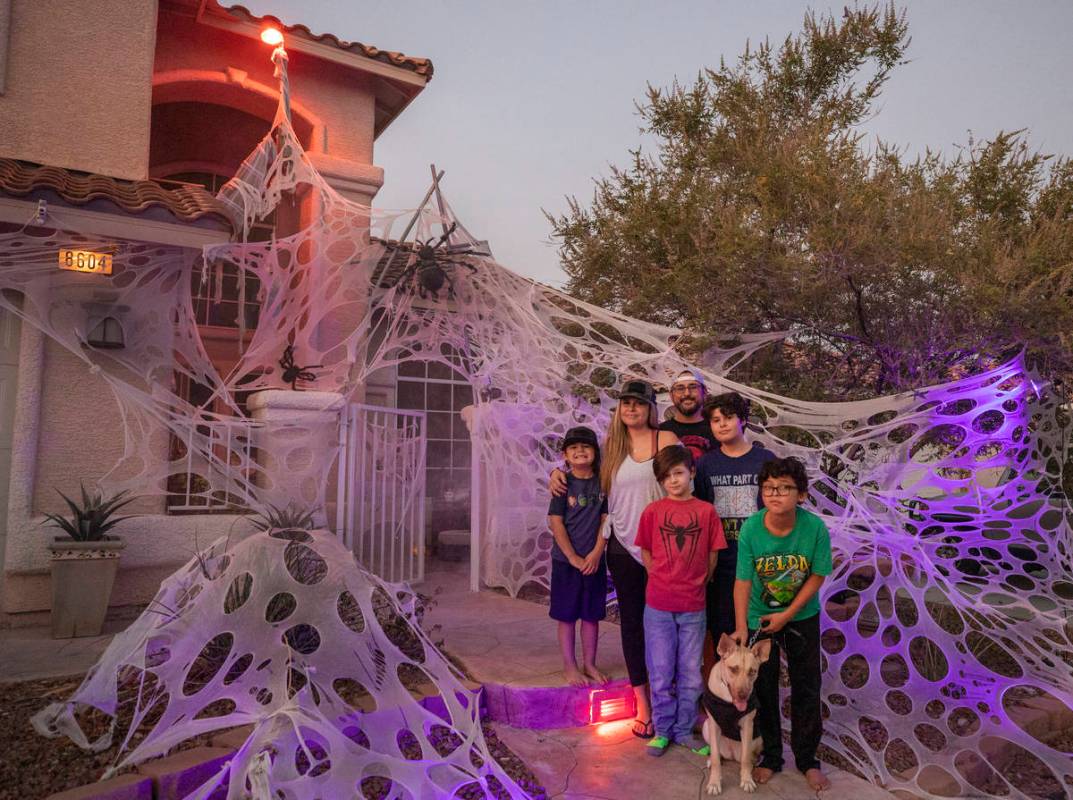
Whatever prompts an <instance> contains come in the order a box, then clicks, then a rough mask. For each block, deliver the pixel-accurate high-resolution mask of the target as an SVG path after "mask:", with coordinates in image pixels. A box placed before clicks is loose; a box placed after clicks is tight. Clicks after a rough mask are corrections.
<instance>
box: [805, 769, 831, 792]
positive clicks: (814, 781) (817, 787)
mask: <svg viewBox="0 0 1073 800" xmlns="http://www.w3.org/2000/svg"><path fill="white" fill-rule="evenodd" d="M805 780H806V781H808V786H809V788H810V789H812V791H814V792H822V791H823V790H824V789H830V788H831V782H830V781H829V780H827V776H826V775H824V774H823V773H822V772H820V770H819V768H818V767H813V768H812V769H808V770H805Z"/></svg>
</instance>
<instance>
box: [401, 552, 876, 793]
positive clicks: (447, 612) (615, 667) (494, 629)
mask: <svg viewBox="0 0 1073 800" xmlns="http://www.w3.org/2000/svg"><path fill="white" fill-rule="evenodd" d="M432 565H433V568H432V569H430V570H429V572H428V573H427V574H426V579H425V581H424V582H423V583H420V584H417V585H416V586H415V588H416V589H417V590H418V591H419V592H421V593H422V594H426V595H430V596H432V597H433V599H434V600H435V602H436V604H435V606H434V607H433V608H432V609H431V610H430V611H429V613H428V615H427V616H426V624H431V625H439V626H440V630H439V632H438V636H441V637H442V638H443V642H444V647H445V649H446V650H447V651H448V652H450V653H452V654H453V655H455V656H457V657H458V658H460V659H461V660H462V661H463V662H464V663H465V664H466V666H467V667H468V668H469V670H470V672H471V674H472V675H473V677H474V678H475V679H476V680H477V682H479V683H494V684H501V685H504V686H515V687H518V688H527V687H541V686H562V685H563V681H562V662H561V659H560V656H559V645H558V642H557V639H556V631H555V623H554V622H553V621H552V620H551V619H550V618H549V617H548V609H547V607H546V606H543V605H540V604H538V603H531V602H526V601H523V600H513V599H511V598H509V597H507V596H505V595H501V594H498V593H496V592H490V591H482V592H477V593H474V592H471V591H469V585H468V581H469V573H468V567H469V565H468V563H466V564H457V565H449V564H444V563H443V562H439V563H437V562H432ZM600 627H601V632H600V645H599V649H598V663H599V666H600V667H601V668H602V669H603V670H604V671H605V672H609V673H610V674H611V675H612V677H614V678H624V677H625V675H626V667H625V664H624V663H623V660H622V649H621V643H620V639H619V630H618V626H617V625H614V624H610V623H605V624H603V625H601V626H600ZM434 638H436V637H434ZM579 647H580V645H579ZM579 652H580V650H579ZM630 725H631V723H630V721H629V720H624V721H621V722H609V723H604V724H602V725H586V726H582V727H570V728H558V729H553V730H527V729H524V728H515V727H511V726H509V725H503V724H497V725H496V732H497V733H498V735H499V737H500V738H501V739H502V740H503V741H504V742H505V743H506V744H507V746H508V747H510V748H511V749H512V750H513V751H514V752H515V753H517V755H518V756H519V757H521V759H522V761H524V762H525V763H526V764H527V765H529V767H530V768H531V769H532V770H533V772H534V773H536V776H537V778H538V779H539V780H540V782H541V783H542V784H543V785H544V787H545V788H546V789H547V791H548V797H549V798H553V800H626V799H627V798H642V799H643V800H649V798H660V799H661V800H662V798H693V797H696V798H700V797H705V798H706V797H709V795H708V794H706V793H705V792H704V787H705V785H706V784H707V779H708V773H707V768H706V766H705V761H706V759H705V758H703V757H701V756H698V755H695V754H693V753H691V752H689V751H687V750H685V749H684V748H680V747H672V748H671V750H670V751H669V752H667V753H666V755H664V756H663V757H662V758H658V759H657V758H649V757H647V756H646V754H645V744H644V742H643V741H642V740H640V739H638V738H637V737H635V736H634V735H633V734H632V733H631V731H630ZM787 756H789V753H787ZM789 763H790V764H792V763H793V761H792V757H791V758H789ZM824 771H825V772H826V773H827V775H828V777H829V778H830V779H831V789H830V790H829V791H826V792H823V794H822V797H823V798H832V799H834V798H846V797H852V798H853V800H893V798H894V796H893V795H892V794H890V793H889V792H887V791H886V790H884V789H881V788H879V787H877V786H873V785H872V784H870V783H868V782H866V781H863V780H861V779H860V778H858V777H856V776H855V775H851V774H850V773H848V772H843V771H841V770H838V769H835V768H834V767H831V766H826V767H825V769H824ZM816 796H817V794H816V792H813V791H812V790H811V789H809V787H808V784H807V783H806V782H805V779H804V776H803V775H801V773H799V772H797V771H796V770H794V769H793V768H792V767H788V768H787V769H785V770H784V771H783V772H781V773H779V774H778V775H776V776H775V777H774V778H773V779H772V780H771V783H769V784H766V785H765V786H762V787H758V788H757V791H756V792H754V793H752V794H748V793H746V792H744V791H743V790H742V789H741V788H740V787H739V786H738V764H737V763H736V762H730V763H729V764H726V765H725V766H724V768H723V793H722V794H721V795H720V797H727V798H731V799H732V800H733V799H734V798H746V797H748V798H755V800H798V799H799V798H801V799H802V800H803V799H804V798H816Z"/></svg>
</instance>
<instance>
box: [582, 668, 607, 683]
mask: <svg viewBox="0 0 1073 800" xmlns="http://www.w3.org/2000/svg"><path fill="white" fill-rule="evenodd" d="M581 671H582V672H583V673H585V675H586V676H587V677H589V678H591V679H592V681H593V682H594V683H598V684H601V685H602V684H605V683H609V682H610V681H611V678H610V677H608V676H607V675H605V674H604V673H603V672H600V670H598V669H597V668H596V665H595V664H586V665H585V666H584V667H583V668H582V670H581Z"/></svg>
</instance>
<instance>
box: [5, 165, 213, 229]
mask: <svg viewBox="0 0 1073 800" xmlns="http://www.w3.org/2000/svg"><path fill="white" fill-rule="evenodd" d="M41 189H51V190H52V191H54V192H56V194H58V195H59V196H60V197H61V198H62V199H63V200H64V201H65V202H67V203H71V204H72V205H85V204H86V203H89V202H91V201H93V200H102V199H103V200H110V201H111V202H113V203H115V204H116V205H117V206H119V207H120V208H121V209H123V210H124V211H126V212H128V213H130V214H138V213H141V212H142V211H145V210H146V209H148V208H151V207H153V206H159V207H161V208H164V209H166V210H167V211H169V212H171V213H172V214H173V215H174V216H175V217H176V218H178V219H180V220H182V221H184V222H193V221H194V220H196V219H200V218H201V217H204V216H208V215H215V216H217V217H219V218H220V219H221V220H223V221H225V222H228V224H230V220H229V218H228V216H227V212H226V210H225V208H224V206H223V205H222V204H221V203H220V202H219V201H218V200H217V199H216V197H215V196H214V195H213V194H212V193H211V192H209V191H208V190H207V189H203V188H202V187H200V186H192V185H186V184H184V185H180V186H177V187H176V188H167V187H165V186H163V185H161V184H160V183H157V182H156V181H127V180H120V179H118V178H110V177H108V176H107V175H94V174H90V173H85V172H75V171H73V170H69V169H63V168H62V167H46V166H40V165H38V164H31V163H29V162H26V161H16V160H14V159H11V158H0V194H5V195H9V196H12V197H24V196H26V195H28V194H30V193H32V192H35V191H40V190H41Z"/></svg>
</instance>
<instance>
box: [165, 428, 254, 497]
mask: <svg viewBox="0 0 1073 800" xmlns="http://www.w3.org/2000/svg"><path fill="white" fill-rule="evenodd" d="M263 427H264V425H263V424H262V423H258V422H254V421H253V420H249V419H245V418H239V417H236V418H235V419H234V420H229V419H217V420H202V421H198V422H196V423H194V424H190V426H189V429H188V430H187V431H186V433H185V436H182V437H181V438H180V435H179V434H176V433H173V434H172V436H174V437H175V438H176V439H177V440H178V442H179V443H180V444H181V445H182V446H183V447H184V448H185V453H182V454H181V458H182V459H183V460H184V462H185V465H184V466H185V468H184V470H183V471H181V472H179V473H177V474H175V473H173V474H172V476H171V479H170V480H169V481H168V511H169V512H197V511H200V512H202V513H217V514H218V513H222V512H227V511H231V512H236V513H238V512H244V511H247V510H249V507H250V505H251V504H252V498H251V495H250V489H251V487H252V485H253V482H254V476H255V473H257V472H259V471H260V470H261V465H260V464H259V453H258V451H257V446H256V437H257V431H259V430H261V429H263Z"/></svg>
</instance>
